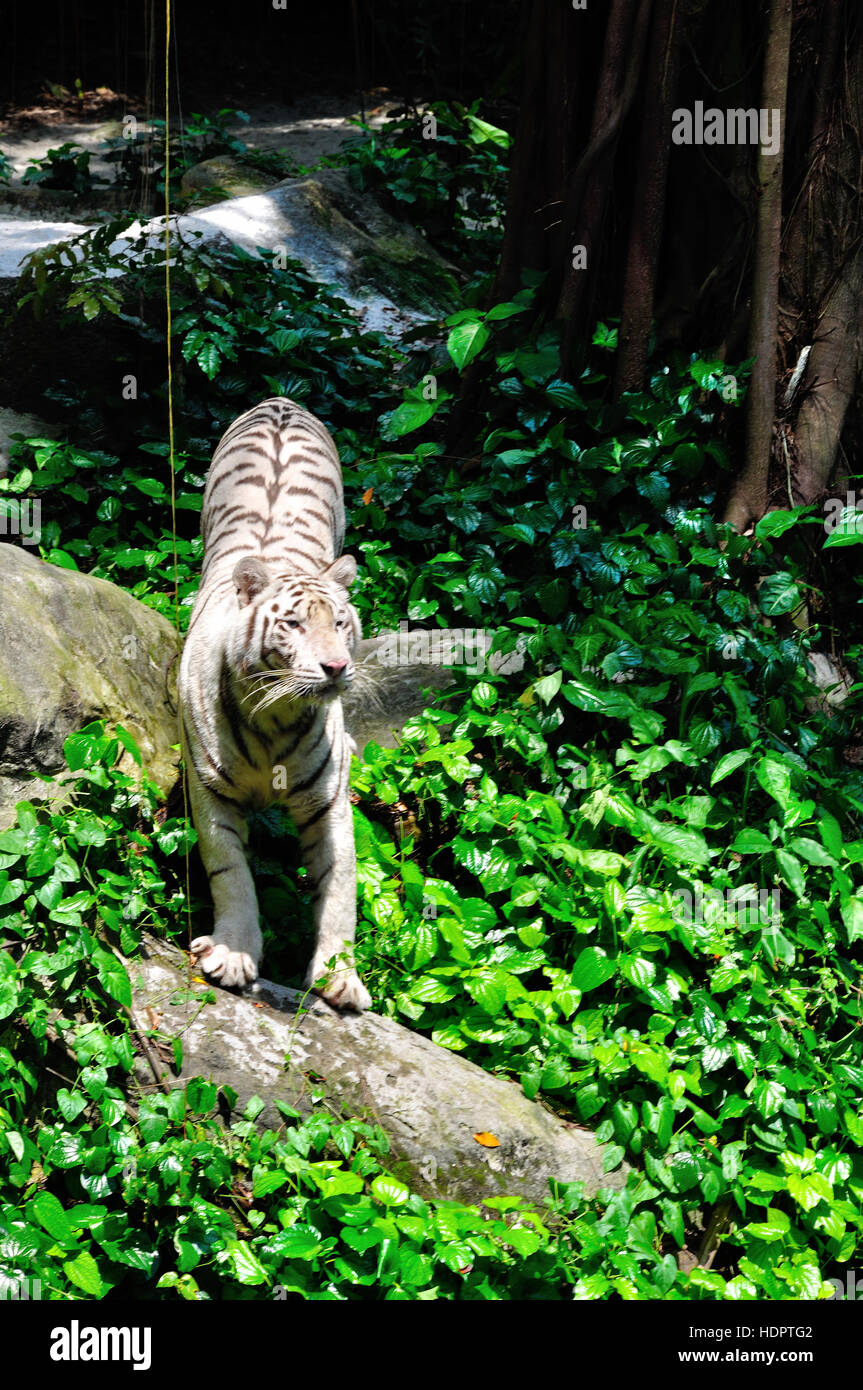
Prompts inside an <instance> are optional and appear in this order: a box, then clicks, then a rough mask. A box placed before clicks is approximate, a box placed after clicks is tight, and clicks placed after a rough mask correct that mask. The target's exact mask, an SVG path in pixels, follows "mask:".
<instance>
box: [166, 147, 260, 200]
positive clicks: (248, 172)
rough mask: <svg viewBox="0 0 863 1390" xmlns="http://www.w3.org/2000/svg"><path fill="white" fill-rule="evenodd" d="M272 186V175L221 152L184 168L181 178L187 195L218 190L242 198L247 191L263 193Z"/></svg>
mask: <svg viewBox="0 0 863 1390" xmlns="http://www.w3.org/2000/svg"><path fill="white" fill-rule="evenodd" d="M272 185H273V180H272V178H270V177H269V176H268V175H267V174H263V173H261V171H260V169H256V168H255V167H254V166H253V165H251V164H244V163H243V161H242V160H241V159H235V158H234V157H233V155H228V154H220V155H214V156H213V157H212V159H202V160H201V162H200V164H193V165H192V166H191V167H190V168H189V169H187V170H186V172H185V173H184V174H183V177H182V179H181V181H180V191H181V192H182V193H185V194H186V195H187V196H188V195H189V194H192V193H197V194H200V193H202V192H205V191H208V190H213V189H217V190H219V191H220V192H221V193H222V195H223V196H225V197H228V198H245V197H247V196H248V195H249V194H253V193H264V192H266V190H267V189H268V188H271V187H272Z"/></svg>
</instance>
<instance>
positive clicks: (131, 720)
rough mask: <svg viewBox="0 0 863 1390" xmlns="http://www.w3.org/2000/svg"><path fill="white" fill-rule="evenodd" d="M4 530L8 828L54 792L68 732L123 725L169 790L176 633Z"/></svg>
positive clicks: (3, 814) (0, 733)
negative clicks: (98, 724)
mask: <svg viewBox="0 0 863 1390" xmlns="http://www.w3.org/2000/svg"><path fill="white" fill-rule="evenodd" d="M2 541H3V537H2V536H0V593H2V599H0V828H2V827H5V826H8V825H9V824H11V823H12V821H14V819H15V810H14V808H15V803H16V802H17V801H20V800H24V799H29V798H31V797H32V796H34V795H39V794H41V793H45V792H46V791H47V787H46V784H45V783H44V782H43V781H39V780H37V781H35V782H34V781H33V780H32V778H33V777H36V778H37V779H38V778H39V774H54V773H57V772H60V771H62V769H63V768H64V766H65V761H64V757H63V744H64V741H65V739H66V738H67V737H68V735H69V734H71V733H74V732H75V731H76V730H78V729H80V728H82V727H83V726H84V725H85V724H88V723H89V722H90V721H91V720H94V719H103V720H105V721H106V723H107V724H108V725H109V726H114V725H116V724H117V723H120V724H122V725H123V726H124V727H125V728H126V729H128V731H129V733H130V734H131V735H132V736H133V738H134V739H135V741H136V742H137V744H138V746H139V748H140V750H141V753H142V756H143V760H144V765H145V767H146V769H147V771H148V773H149V775H150V776H151V777H152V778H153V780H154V781H155V782H157V783H158V785H159V786H160V787H162V788H163V789H165V790H167V789H168V788H169V787H170V786H171V785H172V784H173V782H174V781H175V780H176V776H177V772H176V765H175V759H176V754H175V753H173V752H172V751H171V745H172V744H176V743H177V741H178V732H177V714H176V688H175V668H176V655H177V639H176V636H175V633H174V630H173V628H172V627H171V626H170V624H169V623H167V622H166V621H165V619H164V618H162V617H160V615H159V614H158V613H154V612H153V610H152V609H150V608H147V607H145V605H144V604H142V603H139V602H138V600H137V599H134V598H132V597H131V595H130V594H127V593H125V592H124V591H123V590H122V589H119V588H117V587H116V585H114V584H109V583H108V582H107V581H106V580H104V579H94V578H92V577H91V576H90V575H86V574H79V573H78V572H77V571H76V570H68V569H60V568H59V567H57V566H55V565H49V564H46V563H45V561H43V560H40V559H39V557H38V556H36V555H34V554H32V553H30V552H29V551H28V550H27V549H25V547H24V546H23V545H20V544H11V543H9V541H8V540H7V542H6V543H5V544H3V543H2Z"/></svg>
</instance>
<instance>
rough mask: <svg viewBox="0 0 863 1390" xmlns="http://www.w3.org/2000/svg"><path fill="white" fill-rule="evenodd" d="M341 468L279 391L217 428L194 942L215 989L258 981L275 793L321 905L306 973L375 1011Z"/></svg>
mask: <svg viewBox="0 0 863 1390" xmlns="http://www.w3.org/2000/svg"><path fill="white" fill-rule="evenodd" d="M344 527H345V516H344V501H343V493H342V475H341V467H340V465H339V457H338V454H337V452H336V448H335V445H334V443H333V441H332V439H331V438H330V435H329V434H328V432H327V430H326V429H325V428H324V426H323V425H322V424H321V422H320V420H318V419H316V418H315V416H314V415H311V414H309V412H308V411H306V410H303V409H302V408H301V407H300V406H298V405H296V404H295V403H294V402H293V401H289V400H287V399H285V398H283V397H275V398H273V399H271V400H267V401H263V402H262V403H261V404H260V405H257V406H255V407H254V408H253V409H252V410H249V411H247V412H246V413H245V415H241V416H240V418H239V419H238V420H235V421H234V423H233V424H232V425H231V426H230V428H229V429H228V430H226V432H225V434H224V435H223V436H222V438H221V440H220V441H219V444H218V446H217V448H216V451H215V453H214V455H213V461H212V463H211V465H210V471H209V473H208V475H207V485H206V489H205V492H204V503H203V512H202V517H201V532H202V535H203V539H204V563H203V571H202V577H201V587H200V591H199V593H198V597H197V600H196V602H195V607H194V610H193V613H192V617H191V621H190V623H189V631H188V636H187V638H186V644H185V648H184V651H183V657H182V662H181V665H180V681H179V689H180V704H181V710H182V727H183V753H184V758H185V762H186V768H187V775H188V778H189V788H190V801H191V810H192V818H193V820H194V824H195V829H196V830H197V832H198V844H199V848H200V852H201V858H202V860H203V863H204V868H205V869H206V872H207V876H208V878H209V881H210V890H211V892H212V896H213V905H214V909H215V913H214V918H215V920H214V925H213V930H212V934H211V935H209V936H199V937H197V938H196V939H195V940H194V941H193V942H192V947H191V949H192V952H193V955H195V956H196V957H197V959H198V961H199V963H200V965H201V967H202V968H203V970H204V972H205V973H206V974H207V975H208V976H210V977H212V978H213V979H214V980H216V981H218V983H219V984H222V985H226V986H232V985H246V984H248V983H250V982H251V981H252V980H254V979H255V977H256V975H257V973H258V965H259V962H260V956H261V945H262V942H261V932H260V927H259V924H258V902H257V897H256V894H255V887H254V883H253V881H252V875H251V872H250V870H249V866H248V863H247V860H246V852H245V851H246V843H247V836H248V830H247V826H246V819H245V812H246V810H248V809H250V808H253V807H263V806H266V805H269V804H272V803H273V802H280V803H282V804H284V805H285V806H287V807H288V809H289V811H290V813H291V816H292V817H293V820H294V823H295V824H296V827H297V830H298V832H299V836H300V842H301V846H302V852H303V861H304V863H305V865H306V867H307V869H308V873H309V880H310V882H311V884H312V888H313V893H314V904H315V927H316V942H315V949H314V954H313V956H312V961H311V964H310V966H309V970H308V974H307V977H306V984H307V985H315V982H318V988H319V992H320V993H321V994H322V995H323V997H324V998H325V999H327V1000H328V1001H329V1002H330V1003H331V1004H334V1005H336V1006H337V1007H338V1008H353V1009H358V1010H359V1009H367V1008H368V1007H369V1005H370V1004H371V998H370V996H369V993H368V990H367V989H366V988H365V986H364V985H363V984H362V983H361V981H360V979H359V976H358V975H357V973H356V970H355V968H354V963H353V941H354V934H355V929H356V857H355V851H354V832H353V821H352V816H351V806H350V801H349V796H348V774H349V767H350V758H351V751H352V750H353V748H354V744H353V740H352V739H350V736H349V735H348V734H347V733H346V731H345V727H344V721H343V717H342V704H341V700H340V698H339V696H340V693H341V691H343V690H345V689H346V688H347V686H348V684H349V683H350V682H351V681H352V680H353V678H354V663H353V659H352V655H351V654H352V651H353V649H354V646H355V644H356V643H357V642H358V641H359V639H360V635H361V634H360V624H359V619H358V617H357V614H356V612H355V610H354V608H353V607H352V606H351V604H350V603H349V602H348V589H349V587H350V585H351V584H352V583H353V581H354V579H355V578H356V570H357V567H356V562H355V560H354V559H353V557H352V556H350V555H341V556H340V551H341V547H342V541H343V539H344Z"/></svg>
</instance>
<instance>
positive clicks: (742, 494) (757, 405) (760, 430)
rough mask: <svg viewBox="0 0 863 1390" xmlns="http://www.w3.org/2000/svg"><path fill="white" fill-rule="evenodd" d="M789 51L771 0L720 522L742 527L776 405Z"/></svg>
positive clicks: (758, 484) (758, 502) (779, 7)
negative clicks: (766, 122)
mask: <svg viewBox="0 0 863 1390" xmlns="http://www.w3.org/2000/svg"><path fill="white" fill-rule="evenodd" d="M790 51H791V0H771V4H770V19H769V25H768V32H767V55H766V58H765V63H764V84H763V88H762V94H761V109H762V110H764V111H771V112H772V111H778V112H779V120H780V137H779V150H778V153H775V154H768V153H767V152H766V150H765V147H764V146H761V147H759V151H758V190H759V205H758V223H757V231H756V242H755V268H754V273H753V281H752V320H751V325H750V332H749V356H750V357H754V358H755V362H754V364H753V368H752V380H751V383H750V387H749V395H748V398H747V416H746V461H745V465H744V468H743V472H742V473H741V475H740V477H739V478H738V479H737V482H736V484H735V486H734V488H733V490H732V493H731V496H730V498H729V501H728V506H727V508H726V512H725V520H726V521H727V522H728V523H729V524H730V525H732V526H734V527H736V528H737V530H739V531H742V530H744V529H745V528H746V527H747V526H748V525H749V524H750V523H751V522H752V521H757V520H758V518H759V517H760V516H762V515H763V513H764V512H765V511H766V510H767V483H768V477H769V472H770V446H771V441H772V437H773V419H774V415H775V405H776V332H777V326H778V321H779V251H780V246H781V241H782V166H783V162H784V155H785V104H786V93H787V90H788V57H789V53H790Z"/></svg>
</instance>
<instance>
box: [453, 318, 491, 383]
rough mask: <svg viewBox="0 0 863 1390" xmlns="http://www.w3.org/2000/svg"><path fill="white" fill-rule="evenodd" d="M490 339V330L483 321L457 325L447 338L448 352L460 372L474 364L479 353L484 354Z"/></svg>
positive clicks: (477, 320)
mask: <svg viewBox="0 0 863 1390" xmlns="http://www.w3.org/2000/svg"><path fill="white" fill-rule="evenodd" d="M489 337H490V334H489V331H488V329H487V328H486V327H485V324H484V323H482V322H481V320H479V319H476V320H474V321H472V322H469V323H460V324H457V325H456V327H455V328H453V329H451V330H450V335H449V337H448V338H447V343H446V346H447V352H448V353H449V355H450V357H451V358H452V360H453V362H454V363H455V365H456V366H457V367H458V369H459V371H461V370H462V368H463V367H466V366H467V364H468V362H472V361H473V359H474V358H475V357H476V355H477V353H479V352H482V349H483V348H484V347H485V345H486V343H487V342H488V340H489Z"/></svg>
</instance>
